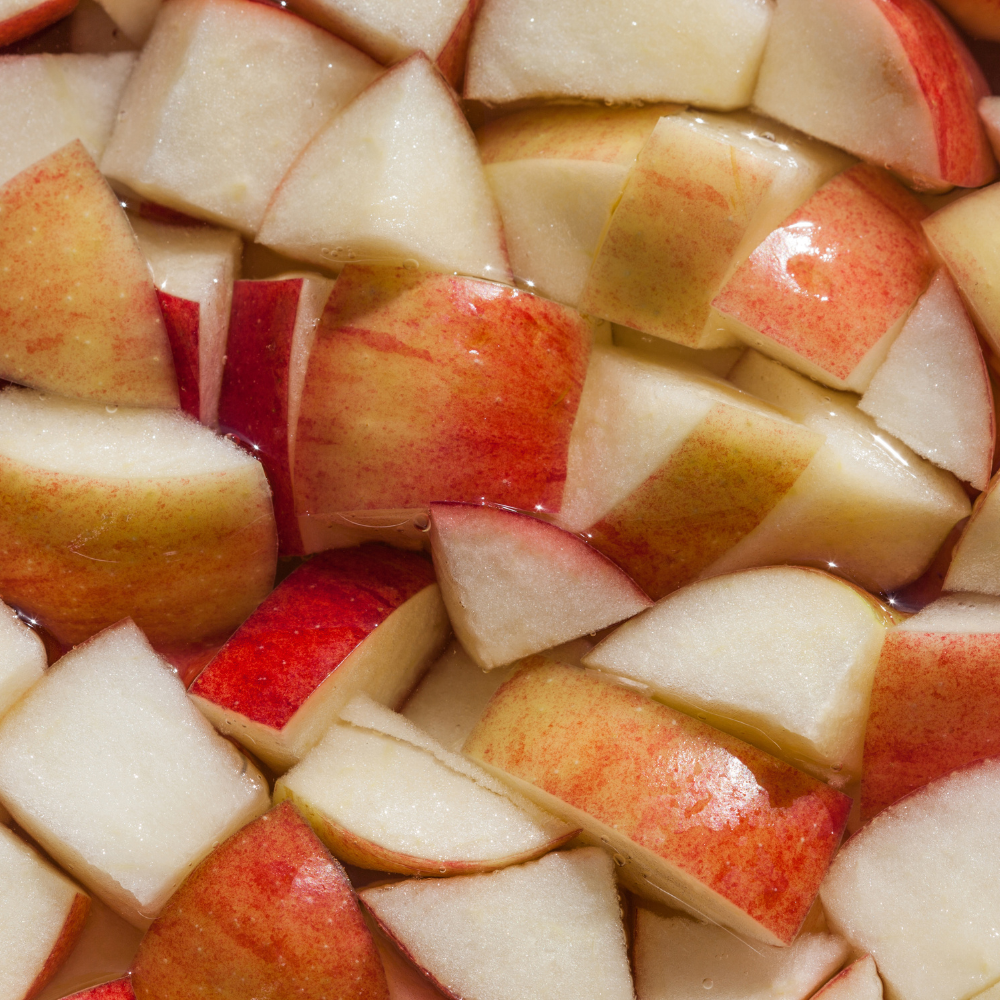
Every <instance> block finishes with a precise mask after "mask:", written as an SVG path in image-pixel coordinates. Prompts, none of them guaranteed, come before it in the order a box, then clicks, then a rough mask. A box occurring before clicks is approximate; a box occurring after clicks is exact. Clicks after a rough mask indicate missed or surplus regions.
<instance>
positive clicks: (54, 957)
mask: <svg viewBox="0 0 1000 1000" xmlns="http://www.w3.org/2000/svg"><path fill="white" fill-rule="evenodd" d="M89 906H90V897H89V896H87V895H86V893H84V892H82V891H81V890H80V889H79V888H78V887H77V886H76V885H75V884H74V883H73V882H71V881H70V880H69V879H68V878H66V876H65V875H63V874H62V872H60V871H58V870H57V869H56V868H54V867H53V866H52V865H50V864H48V863H47V862H45V861H43V860H42V859H41V858H40V857H39V856H38V855H37V854H36V853H35V852H34V851H33V850H32V849H31V848H30V847H28V845H27V844H25V843H24V841H22V840H21V839H20V837H18V836H17V835H16V834H14V833H11V831H10V830H8V829H6V827H0V954H2V955H3V958H2V959H0V996H3V997H5V998H7V997H9V998H10V1000H30V998H32V997H34V996H35V995H36V994H37V993H38V992H40V991H41V990H42V988H43V987H44V986H45V984H46V983H47V982H48V981H49V980H50V979H51V978H52V976H53V975H54V974H55V971H56V970H57V969H58V968H59V966H60V965H61V964H62V963H63V961H65V959H66V956H67V955H68V954H69V953H70V951H71V950H72V948H73V945H74V944H75V943H76V940H77V938H78V937H79V936H80V931H81V929H82V928H83V922H84V920H85V919H86V917H87V910H88V908H89Z"/></svg>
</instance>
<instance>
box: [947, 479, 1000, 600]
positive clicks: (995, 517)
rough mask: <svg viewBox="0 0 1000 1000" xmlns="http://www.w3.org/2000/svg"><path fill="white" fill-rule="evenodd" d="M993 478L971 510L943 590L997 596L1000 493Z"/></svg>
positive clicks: (999, 586) (998, 480) (999, 548)
mask: <svg viewBox="0 0 1000 1000" xmlns="http://www.w3.org/2000/svg"><path fill="white" fill-rule="evenodd" d="M998 482H1000V474H998V475H995V476H994V477H993V478H992V479H991V480H990V482H989V485H988V486H987V487H986V490H985V491H984V492H983V493H981V494H980V495H979V498H978V499H977V500H976V504H975V506H974V507H973V508H972V517H971V518H970V519H969V523H968V524H967V525H966V526H965V530H964V531H963V532H962V536H961V538H959V540H958V544H957V545H956V546H955V551H954V553H953V554H952V558H951V564H950V565H949V567H948V574H947V576H945V578H944V589H945V590H948V591H953V590H959V591H965V592H968V593H973V594H993V595H997V596H1000V571H998V566H1000V563H998V562H997V556H998V552H1000V538H998V533H997V524H998V521H1000V494H998V493H997V483H998Z"/></svg>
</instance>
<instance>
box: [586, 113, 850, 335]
mask: <svg viewBox="0 0 1000 1000" xmlns="http://www.w3.org/2000/svg"><path fill="white" fill-rule="evenodd" d="M849 162H850V161H849V160H848V159H847V157H845V156H844V154H843V153H840V152H839V151H837V150H832V149H829V148H828V147H824V146H822V145H821V144H820V143H816V142H813V141H812V140H810V139H807V138H806V137H805V136H801V135H798V134H796V133H794V132H792V131H791V129H786V128H783V127H781V126H780V125H778V124H776V123H775V122H772V121H768V120H767V119H763V118H759V117H757V116H755V115H750V114H746V113H744V114H737V115H727V116H721V115H710V114H705V113H701V112H694V111H688V112H686V113H684V114H678V115H671V116H669V117H666V118H661V119H660V121H659V123H658V124H657V126H656V128H655V129H654V130H653V133H652V135H651V136H650V138H649V140H648V141H647V142H646V144H645V146H644V147H643V149H642V151H641V152H640V153H639V156H638V159H637V160H636V163H635V168H634V169H633V171H632V173H631V176H630V177H629V180H628V182H627V184H626V185H625V189H624V191H623V193H622V197H621V201H620V202H619V203H618V206H617V208H616V209H615V212H614V215H613V216H612V217H611V221H610V223H609V224H608V226H607V227H606V229H605V232H604V236H603V238H602V240H601V244H600V246H599V247H598V250H597V254H596V256H595V257H594V262H593V266H592V267H591V270H590V274H589V275H588V277H587V281H586V284H585V285H584V288H583V292H582V294H581V296H580V308H581V310H583V311H584V312H586V313H591V314H593V315H595V316H601V317H603V318H604V319H609V320H611V321H612V322H614V323H622V324H624V325H625V326H629V327H632V328H634V329H637V330H642V331H643V332H645V333H652V334H655V335H656V336H658V337H664V338H666V339H667V340H673V341H675V342H677V343H679V344H685V345H686V346H688V347H699V348H709V347H725V346H729V345H731V344H734V343H736V338H735V337H734V336H733V335H732V334H731V333H729V332H727V331H726V330H725V328H724V325H723V324H720V323H719V322H717V321H716V319H715V318H714V317H713V316H712V313H711V303H712V299H713V298H714V296H715V294H716V293H717V292H718V291H719V289H720V288H721V287H722V286H723V284H724V283H725V281H726V279H727V278H728V277H729V275H731V274H732V273H733V271H734V270H735V269H736V267H737V266H738V265H739V264H740V263H741V262H742V261H743V260H745V259H746V257H747V255H748V254H749V253H750V252H751V251H752V250H753V249H754V247H756V246H757V244H758V243H760V241H761V240H762V239H764V237H765V236H766V235H767V234H768V233H769V232H770V231H771V230H772V229H773V228H774V227H775V226H777V225H778V224H779V223H780V222H781V220H782V219H784V218H786V217H787V216H788V215H789V213H790V212H792V211H793V210H794V209H796V208H798V206H799V205H801V204H802V202H804V201H805V200H806V199H807V198H809V196H810V195H812V193H813V192H814V191H815V190H816V189H817V188H819V187H820V186H821V185H822V184H823V183H824V182H825V181H826V180H827V179H828V178H830V177H832V176H833V175H834V174H836V173H837V172H838V171H840V170H843V169H844V167H845V166H847V164H848V163H849Z"/></svg>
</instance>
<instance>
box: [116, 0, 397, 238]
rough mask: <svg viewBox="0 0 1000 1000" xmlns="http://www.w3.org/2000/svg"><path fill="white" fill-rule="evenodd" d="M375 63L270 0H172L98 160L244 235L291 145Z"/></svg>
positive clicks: (134, 184)
mask: <svg viewBox="0 0 1000 1000" xmlns="http://www.w3.org/2000/svg"><path fill="white" fill-rule="evenodd" d="M378 72H379V67H378V66H377V65H376V64H375V63H374V62H373V61H372V60H371V59H369V58H368V57H367V56H365V55H363V54H362V53H360V52H358V51H357V50H356V49H354V48H353V47H351V46H350V45H348V44H347V43H346V42H343V41H341V40H340V39H337V38H334V37H333V36H332V35H329V34H328V33H327V32H325V31H322V30H321V29H319V28H317V27H315V26H313V25H311V24H308V23H307V22H305V21H303V20H301V19H300V18H298V17H296V16H295V15H294V14H291V13H288V12H287V11H283V10H280V9H278V8H276V7H273V6H270V5H265V4H259V3H245V2H242V0H177V2H176V3H170V4H167V5H166V6H165V7H164V8H163V10H162V11H161V14H160V16H159V17H158V18H157V21H156V26H155V28H154V30H153V33H152V35H151V36H150V38H149V41H148V43H147V44H146V46H145V48H144V49H143V51H142V54H141V56H140V57H139V62H138V64H137V65H136V69H135V72H134V73H133V74H132V77H131V79H130V80H129V83H128V86H127V87H126V89H125V93H124V95H123V97H122V103H121V107H120V110H119V112H118V119H117V122H116V124H115V129H114V132H113V133H112V135H111V139H110V141H109V142H108V145H107V147H106V149H105V151H104V156H103V158H102V160H101V169H102V170H103V171H104V173H105V174H107V175H108V176H109V177H111V178H114V179H115V180H117V181H120V182H122V183H124V184H126V185H128V187H130V188H131V189H133V190H134V191H136V192H137V193H139V194H141V195H144V196H145V197H147V198H150V199H152V200H153V201H155V202H158V203H160V204H162V205H167V206H169V207H171V208H176V209H178V210H180V211H182V212H187V213H188V214H189V215H194V216H196V217H198V218H205V219H209V220H212V221H216V222H219V223H221V224H223V225H227V226H231V227H232V228H234V229H238V230H240V231H241V232H243V233H247V234H249V235H253V234H254V233H256V231H257V229H258V227H259V226H260V222H261V219H262V218H263V216H264V210H265V209H266V208H267V203H268V201H269V200H270V198H271V195H272V194H273V193H274V189H275V188H276V187H277V186H278V182H279V181H280V180H281V178H282V177H283V176H284V174H285V172H286V171H287V170H288V168H289V167H290V166H291V165H292V162H293V161H294V160H295V158H296V156H297V155H298V154H299V153H300V152H301V150H302V149H303V148H304V147H305V145H306V144H307V143H308V142H309V140H310V139H311V138H312V137H313V135H314V134H315V133H316V132H317V131H318V130H319V129H320V128H321V127H322V126H323V125H324V124H325V122H326V121H327V119H328V118H329V117H330V116H331V115H333V114H334V113H335V112H336V111H337V110H338V109H340V108H342V107H343V106H344V105H345V104H347V103H348V102H349V101H350V100H351V99H352V98H353V97H354V96H355V94H357V93H358V92H359V91H360V90H362V89H363V88H364V87H365V86H366V85H367V84H368V83H369V82H370V81H371V80H373V79H374V78H375V77H376V76H377V74H378Z"/></svg>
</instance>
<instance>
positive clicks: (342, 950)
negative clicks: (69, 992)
mask: <svg viewBox="0 0 1000 1000" xmlns="http://www.w3.org/2000/svg"><path fill="white" fill-rule="evenodd" d="M132 986H133V989H134V990H135V995H136V998H137V1000H182V998H188V997H191V996H197V995H200V994H202V993H203V992H209V993H210V994H211V995H212V996H216V997H219V998H220V1000H251V998H253V997H261V996H268V997H275V998H279V997H293V996H294V997H299V998H301V1000H333V998H337V1000H389V993H388V990H387V988H386V981H385V973H384V972H383V971H382V963H381V961H380V960H379V957H378V952H377V951H376V949H375V944H374V942H373V941H372V937H371V934H370V933H369V932H368V928H367V927H366V926H365V922H364V919H363V918H362V916H361V910H360V908H359V906H358V902H357V899H356V897H355V895H354V892H353V891H352V889H351V883H350V882H349V881H348V879H347V875H346V874H345V873H344V870H343V868H341V866H340V864H339V863H338V862H337V861H336V859H334V858H333V857H331V856H330V854H329V852H328V851H327V850H326V848H325V847H324V846H323V845H322V844H321V843H320V842H319V840H318V839H317V837H316V835H315V834H314V833H313V832H312V830H311V829H310V828H309V824H308V823H306V822H305V821H304V820H303V819H302V817H301V816H299V814H298V813H297V812H296V811H295V808H294V807H293V806H292V804H291V803H289V802H284V803H282V804H280V805H278V806H276V807H275V808H274V809H272V810H271V811H270V812H268V813H266V814H265V815H264V816H261V817H260V818H259V819H257V820H256V821H255V822H253V823H251V824H250V825H249V826H247V827H244V828H243V829H242V830H240V831H239V832H238V833H236V834H235V835H233V836H232V837H230V838H229V839H228V840H227V841H225V842H224V843H223V844H221V845H220V846H219V847H217V848H216V849H215V850H214V851H213V852H212V853H211V854H210V855H209V856H208V857H207V858H205V860H204V861H203V862H202V863H201V864H200V865H199V866H198V867H197V868H196V869H195V870H194V871H193V872H192V873H191V874H190V875H189V876H188V878H187V879H186V881H185V882H184V884H183V885H182V886H181V887H180V888H179V889H178V890H177V892H176V893H175V894H174V896H173V898H172V899H171V900H170V901H169V902H168V903H167V905H166V907H165V908H164V910H163V912H162V913H161V914H160V916H159V918H158V919H157V920H156V921H155V922H154V923H153V925H152V926H151V927H150V929H149V931H148V932H147V933H146V937H145V938H143V941H142V944H141V945H140V946H139V953H138V955H137V956H136V960H135V964H134V965H133V967H132Z"/></svg>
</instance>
